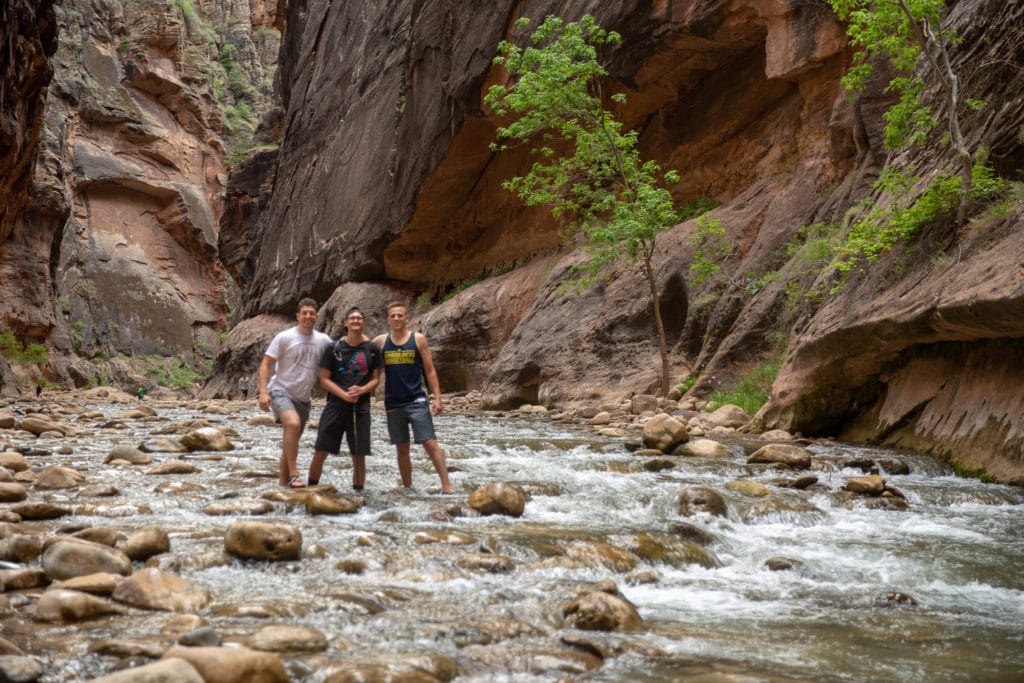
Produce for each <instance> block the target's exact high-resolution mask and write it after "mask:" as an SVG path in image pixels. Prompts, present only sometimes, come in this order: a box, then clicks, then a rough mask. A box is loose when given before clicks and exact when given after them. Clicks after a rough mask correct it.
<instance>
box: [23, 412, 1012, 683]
mask: <svg viewBox="0 0 1024 683" xmlns="http://www.w3.org/2000/svg"><path fill="white" fill-rule="evenodd" d="M231 405H234V407H235V408H236V409H237V412H236V413H234V414H232V415H223V416H222V415H207V414H202V413H200V412H199V411H198V409H197V408H183V407H172V406H170V405H167V406H157V412H158V416H157V417H156V418H149V419H147V420H142V421H139V420H133V421H124V423H123V428H121V427H118V426H117V425H115V426H114V427H113V428H110V427H108V428H107V429H101V424H102V423H103V422H104V421H105V418H104V419H96V420H93V421H91V422H84V423H83V422H74V420H73V416H65V417H64V418H63V419H65V420H66V421H69V422H71V423H72V424H77V425H79V426H83V427H85V428H87V429H90V430H91V436H85V437H73V438H65V439H47V438H40V439H32V438H31V437H30V438H29V439H27V440H26V439H25V438H23V437H24V435H22V438H13V439H11V438H9V439H8V440H10V441H11V442H12V443H11V448H12V449H15V450H22V451H23V452H24V451H25V450H26V449H27V448H35V449H39V451H38V452H39V453H42V452H49V453H50V454H49V455H29V456H28V457H29V461H30V463H31V464H32V465H33V466H34V467H35V466H38V467H39V468H41V467H42V466H45V465H51V464H60V465H63V466H66V467H72V468H75V469H77V470H79V471H81V472H82V473H84V474H85V475H86V477H87V478H88V483H110V484H113V485H115V486H116V487H117V488H118V489H119V490H120V491H121V495H120V496H117V497H115V498H109V499H88V500H85V499H82V498H78V497H76V493H75V492H74V491H57V492H47V493H44V492H33V493H32V494H31V495H30V499H31V500H50V501H52V502H56V503H61V504H65V505H70V506H71V507H73V508H76V509H77V511H78V513H77V514H75V515H73V516H70V517H64V518H62V519H60V520H55V521H53V522H31V523H28V522H26V523H25V524H26V525H28V526H29V527H30V528H33V529H36V530H38V531H56V530H57V529H60V528H68V527H72V528H73V527H81V526H107V527H111V528H113V529H115V530H117V531H120V532H123V533H125V534H128V533H131V532H132V531H133V530H135V529H138V528H139V527H142V526H145V525H150V524H155V525H158V526H160V527H162V528H163V529H165V530H166V531H167V532H168V533H169V534H170V536H171V552H172V554H173V555H174V558H173V559H172V560H166V561H165V562H164V564H163V565H162V566H165V567H166V568H167V569H168V571H173V572H174V573H177V574H179V575H181V576H183V577H184V578H186V579H188V580H189V581H191V582H193V583H195V584H198V585H200V586H202V587H205V588H207V589H208V590H209V591H210V592H211V593H212V595H213V598H214V601H213V603H212V605H211V606H210V607H208V608H207V609H206V610H204V611H203V613H202V616H203V617H204V618H205V619H206V620H207V621H208V622H209V623H210V624H211V625H212V626H214V627H215V628H216V629H217V630H218V631H219V632H220V633H221V634H222V636H224V637H225V639H226V640H232V639H238V640H240V639H243V638H244V637H245V636H246V635H247V634H249V633H251V632H253V631H254V630H255V629H257V628H259V627H260V626H262V625H265V624H269V623H295V624H304V625H308V626H312V627H315V628H317V629H319V630H320V631H322V632H323V633H324V634H325V635H326V636H327V639H328V642H329V643H330V647H329V648H328V650H327V651H326V652H324V653H322V654H317V655H304V656H302V657H285V661H286V664H287V667H288V670H289V673H290V675H291V677H292V680H296V681H310V682H313V683H319V682H320V681H322V680H324V678H325V677H326V676H327V675H328V673H329V672H330V671H331V670H332V668H331V667H332V666H333V664H332V663H344V662H346V661H361V660H366V661H376V662H381V661H385V662H391V663H393V664H394V665H395V666H396V667H397V668H398V669H402V667H408V666H409V665H410V664H409V663H410V662H413V663H415V661H417V660H416V658H423V657H428V656H429V657H436V656H440V657H442V658H444V661H446V662H449V663H451V662H454V668H453V669H449V675H450V674H451V673H455V674H457V677H456V680H457V681H459V682H460V683H466V682H469V681H556V680H559V679H562V678H565V677H570V678H572V679H573V680H579V681H630V682H635V681H651V682H663V681H665V682H667V681H679V680H704V681H711V680H714V681H1007V682H1009V681H1020V680H1024V570H1022V568H1024V490H1021V489H1018V488H1013V487H1008V486H1001V485H995V484H988V483H983V482H981V481H978V480H975V479H963V478H958V477H956V476H954V475H953V474H952V472H951V471H950V469H949V468H948V467H947V466H946V465H945V464H943V463H941V462H939V461H937V460H934V459H931V458H927V457H922V456H918V455H912V454H906V453H899V452H894V451H879V450H874V449H866V448H862V447H854V446H848V445H843V444H838V443H831V442H821V443H815V444H813V445H811V446H810V449H811V450H812V451H813V452H814V454H815V456H816V457H815V471H814V472H813V474H815V475H817V476H818V479H819V483H818V485H816V486H813V487H811V489H808V490H795V489H790V488H782V487H779V486H777V484H778V482H779V480H780V478H785V477H789V478H790V479H792V478H794V477H795V476H796V475H794V474H789V473H785V472H780V471H779V470H778V469H772V468H766V467H765V466H754V465H747V464H746V462H745V457H744V455H745V451H744V446H745V444H744V443H743V442H741V441H739V440H734V441H732V442H731V443H730V442H728V441H726V443H727V444H729V445H730V447H731V448H732V450H733V457H732V458H730V459H721V458H718V459H710V458H709V459H702V458H683V457H675V458H672V460H673V462H674V463H675V468H674V469H670V470H663V471H660V472H656V473H655V472H648V471H646V470H645V469H644V463H645V458H644V457H642V456H637V455H634V454H632V453H630V452H629V451H628V450H626V448H625V447H624V446H623V440H622V439H610V438H605V437H600V436H596V435H594V433H592V432H591V431H590V430H589V428H586V427H583V426H577V425H572V424H563V423H559V422H555V421H552V420H549V419H547V418H543V417H539V416H520V415H518V414H514V415H506V414H494V415H473V414H462V415H443V416H441V417H440V418H438V419H437V421H436V426H437V431H438V435H439V440H440V442H441V443H442V445H443V447H444V448H445V449H446V451H447V454H448V463H449V466H450V467H451V469H452V474H451V477H452V483H453V485H454V487H455V489H456V492H457V495H456V496H454V497H452V496H441V495H440V494H439V491H440V483H439V481H438V478H437V476H436V475H435V474H434V472H433V469H432V467H431V466H430V463H429V461H428V459H427V458H426V457H425V455H424V454H423V452H422V450H421V449H419V448H418V447H416V448H414V451H413V460H414V477H415V488H414V489H413V490H412V491H405V490H402V489H401V488H399V487H398V486H397V484H398V474H397V467H396V465H395V461H394V457H393V454H392V451H391V448H390V446H388V444H387V440H386V435H385V433H384V419H383V415H382V414H379V413H377V412H375V413H374V423H373V424H374V427H373V429H374V432H373V440H374V448H373V451H374V455H373V457H371V458H370V460H369V464H368V476H367V490H366V491H365V492H364V493H363V494H362V495H363V497H364V498H365V505H364V506H363V507H361V508H360V510H359V511H358V512H357V513H355V514H352V515H342V516H330V517H328V516H318V517H312V516H309V515H307V514H306V512H305V510H304V508H302V507H301V506H294V507H292V506H286V505H284V504H281V503H275V509H274V511H273V512H272V513H270V514H269V515H265V516H263V517H262V519H264V520H266V521H269V520H271V519H276V520H281V521H287V522H289V523H291V524H294V525H296V526H297V527H299V528H300V529H301V531H302V534H303V550H304V558H303V559H302V560H301V561H296V562H282V563H257V562H241V561H238V560H232V559H228V558H226V557H225V555H224V553H223V540H222V539H223V533H224V530H225V529H226V528H227V526H228V525H230V523H231V522H232V521H235V520H236V519H238V517H231V516H228V517H213V516H208V515H206V514H204V513H203V511H202V510H203V508H204V507H205V506H206V505H208V504H209V503H210V502H214V501H217V500H220V499H230V498H232V497H237V496H245V497H260V496H261V495H263V494H267V493H272V492H275V491H278V490H279V487H278V486H277V479H276V464H277V454H278V446H279V438H280V432H279V431H278V430H277V429H276V428H273V427H251V426H247V425H246V422H245V420H246V418H248V417H251V416H252V415H254V414H257V413H258V409H256V407H255V406H253V405H242V404H231ZM88 408H89V409H95V410H99V411H100V412H102V413H104V415H105V416H110V415H114V414H116V413H119V412H122V411H124V410H125V408H126V407H125V406H121V405H99V406H88ZM318 414H319V410H318V408H316V407H315V408H314V418H315V417H316V415H318ZM193 417H202V418H206V419H208V420H210V421H211V422H213V423H215V424H224V425H227V426H230V427H231V428H233V429H234V430H236V431H237V432H238V436H237V437H234V438H233V439H232V441H233V442H234V443H235V446H236V447H235V449H234V450H233V451H230V452H228V453H224V454H223V455H221V454H216V455H211V454H190V455H188V456H185V459H187V460H189V461H190V462H192V463H193V464H195V465H197V466H198V467H199V468H200V469H201V472H199V473H195V474H188V475H174V476H173V477H159V476H152V475H146V474H145V471H146V470H148V469H149V467H145V466H143V467H124V466H123V467H113V466H110V465H104V464H103V460H104V458H105V457H106V455H107V453H109V451H110V449H111V448H112V447H113V446H114V445H116V444H130V445H136V446H137V445H139V444H140V443H142V442H143V441H146V440H151V439H152V438H154V437H152V436H150V434H149V432H150V430H153V429H155V428H158V427H160V426H163V425H165V424H167V423H169V422H178V421H181V420H186V419H190V418H193ZM314 433H315V430H307V433H306V435H304V437H303V443H302V446H301V449H300V468H301V470H302V471H303V472H305V468H306V467H307V465H308V462H309V458H310V455H311V451H312V440H313V436H314ZM62 445H71V446H72V449H71V450H72V451H73V452H72V453H71V454H69V455H58V454H56V450H57V449H58V448H59V447H60V446H62ZM747 445H748V446H749V444H747ZM30 452H31V451H30ZM178 457H179V456H175V455H170V454H154V463H157V462H161V461H164V460H173V459H178ZM877 458H888V459H890V460H891V461H897V462H899V463H904V464H906V465H908V466H909V471H910V473H909V474H901V475H892V474H886V478H887V481H888V482H889V483H890V484H891V485H895V486H896V487H898V488H899V490H901V491H902V492H903V493H904V494H905V495H906V497H907V500H908V502H909V508H908V509H907V510H905V511H900V510H895V509H887V508H879V509H875V508H873V507H871V506H870V505H869V501H867V500H866V499H859V498H856V499H854V498H850V497H848V496H845V495H842V493H841V491H840V489H841V487H842V486H843V484H844V483H845V481H846V479H847V478H848V477H850V476H854V475H860V474H862V472H861V470H860V469H856V468H852V467H848V466H846V465H845V464H844V463H847V462H850V461H853V460H857V459H859V460H863V459H877ZM883 473H884V472H883ZM325 479H326V480H327V481H329V483H330V484H333V485H334V486H336V487H337V488H338V490H339V491H341V492H343V493H351V490H350V488H349V486H348V483H349V479H350V471H349V465H348V458H347V457H344V456H343V457H341V458H337V459H329V460H328V463H327V466H326V477H325ZM168 480H177V481H181V482H188V483H194V484H198V485H200V486H201V487H202V489H201V490H196V491H192V492H181V493H177V494H173V493H155V492H154V489H155V487H156V486H157V484H159V483H161V482H164V481H168ZM734 480H752V481H756V482H760V483H762V484H765V485H767V486H768V489H769V491H770V495H769V496H768V497H767V498H764V497H759V496H752V495H748V494H744V493H739V492H736V491H734V490H732V489H730V488H728V487H727V486H726V484H727V483H729V482H731V481H734ZM497 481H503V482H513V483H516V484H518V485H521V486H522V487H523V488H524V490H526V491H527V492H528V493H529V494H530V499H529V501H528V502H527V504H526V510H525V513H524V515H523V516H522V517H521V518H518V519H512V518H508V517H502V516H490V517H480V516H477V515H476V514H475V513H474V512H473V511H472V510H471V509H470V508H469V507H468V505H466V504H465V500H466V497H467V496H468V494H469V493H470V492H472V491H473V490H474V489H476V488H477V487H478V486H481V485H483V484H486V483H490V482H497ZM693 485H701V486H708V487H711V488H713V489H715V490H716V491H718V492H719V493H721V494H722V495H723V496H724V497H725V499H726V502H727V503H728V507H729V513H728V516H727V517H726V518H721V517H715V518H702V517H689V518H684V517H682V516H680V515H679V513H678V511H677V497H678V494H679V491H680V489H682V488H683V487H686V486H693ZM460 504H461V505H460ZM85 505H89V506H92V507H90V508H86V507H84V506H85ZM86 513H88V514H86ZM687 525H692V526H687ZM693 527H696V528H697V529H696V531H694V529H693ZM425 531H427V532H430V531H450V532H457V533H458V534H462V535H465V536H468V537H469V539H465V538H461V537H456V538H460V539H461V540H460V541H455V542H435V543H425V542H422V541H423V540H424V537H423V535H422V534H421V532H425ZM697 532H706V535H707V536H708V541H709V542H708V544H707V545H706V550H707V551H708V552H709V554H710V560H709V559H708V556H703V558H701V557H696V558H693V557H691V560H692V559H696V561H695V562H694V563H692V564H690V563H689V561H690V560H686V559H681V557H682V556H683V555H685V553H680V552H671V550H672V549H673V548H674V546H673V545H672V544H673V540H674V539H676V540H682V536H690V540H692V538H693V534H695V533H697ZM418 534H419V536H418ZM645 539H646V540H650V539H653V540H654V542H655V544H656V545H657V546H658V547H660V548H665V547H668V548H669V552H667V553H662V554H658V553H644V552H640V551H639V550H637V549H638V548H639V547H640V546H642V545H643V543H644V542H645ZM602 544H610V545H611V546H614V547H615V548H618V549H626V550H634V551H636V552H635V553H633V554H631V555H629V554H626V555H627V560H626V561H622V556H621V555H622V554H613V555H609V554H606V553H603V552H602V550H601V549H602V548H604V547H605V546H603V545H602ZM687 547H691V546H690V545H689V544H687ZM479 552H490V553H498V554H501V555H504V556H507V557H509V558H511V560H512V561H513V563H514V569H512V571H509V572H505V573H487V572H484V571H480V570H477V569H465V568H462V567H460V566H459V565H458V564H457V562H458V560H459V558H460V557H461V556H463V555H465V554H467V553H479ZM629 557H632V559H629ZM643 557H647V559H643ZM772 558H786V560H788V561H790V563H791V564H793V568H791V569H788V570H784V571H772V570H770V569H769V568H768V567H767V566H766V564H765V563H766V561H767V560H769V559H772ZM344 560H349V561H353V560H354V561H356V564H359V565H361V566H363V567H365V569H364V571H363V572H362V573H361V574H349V573H346V572H344V571H342V570H340V569H338V568H337V565H338V563H339V562H340V561H344ZM604 578H611V579H612V580H614V581H615V583H616V584H617V585H618V587H619V590H620V592H621V594H622V595H624V596H625V597H626V598H628V599H629V600H630V601H631V602H632V603H633V604H635V605H636V607H637V608H638V610H639V613H640V615H641V617H642V618H643V621H644V628H643V630H641V631H640V632H636V633H622V634H607V633H594V632H582V631H576V630H573V629H567V628H565V627H564V625H563V623H562V619H561V606H562V605H563V604H564V603H565V602H567V601H568V600H571V599H572V598H574V597H576V596H578V595H579V594H580V593H581V592H583V591H585V590H586V588H587V587H588V586H590V585H591V584H593V583H594V582H596V581H598V580H600V579H604ZM889 593H901V594H905V596H909V598H912V599H913V600H914V601H916V605H906V604H904V605H896V606H893V605H892V601H891V600H888V601H887V600H886V597H885V596H886V595H887V594H889ZM169 616H170V615H169V614H167V613H157V612H141V611H138V610H133V611H132V613H131V615H130V616H127V617H105V618H102V619H98V620H94V621H89V622H84V623H80V624H69V625H59V626H53V625H48V624H38V623H31V622H29V621H28V620H24V619H17V618H11V617H8V618H7V619H5V620H4V622H3V626H4V636H5V637H7V638H8V639H10V640H12V641H14V642H16V643H18V644H19V645H20V646H21V647H22V648H23V649H26V650H27V651H28V652H29V653H30V654H32V655H35V656H38V657H40V658H42V659H43V660H45V661H46V662H47V664H46V671H47V673H46V676H45V678H44V679H43V680H45V681H69V680H83V679H88V678H91V677H93V676H97V675H101V674H103V673H108V672H110V671H111V670H112V669H113V668H114V667H115V666H120V665H122V664H124V663H123V662H122V663H118V662H117V661H116V660H114V659H112V658H111V657H109V656H105V655H99V654H89V652H88V646H89V643H90V642H91V641H95V640H98V639H104V638H121V639H137V640H152V641H157V642H159V641H160V635H159V632H160V629H161V627H162V625H163V624H164V623H165V622H166V621H167V619H168V618H169ZM580 652H586V653H591V654H589V655H588V657H589V659H585V658H579V657H575V656H573V653H580ZM593 653H597V654H598V657H594V656H593ZM602 660H603V661H602ZM587 662H590V664H587ZM595 663H596V665H595ZM595 666H596V668H595ZM588 667H590V668H588ZM426 668H427V670H431V671H434V672H435V673H437V671H438V670H439V669H443V668H444V667H442V666H439V665H437V664H436V661H435V663H434V665H433V668H431V667H429V666H428V667H426Z"/></svg>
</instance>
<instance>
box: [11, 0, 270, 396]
mask: <svg viewBox="0 0 1024 683" xmlns="http://www.w3.org/2000/svg"><path fill="white" fill-rule="evenodd" d="M197 8H198V9H197ZM256 9H257V10H258V11H257V14H258V15H259V16H256V17H253V15H252V8H250V3H249V2H248V0H237V1H231V2H217V3H213V2H208V3H204V2H198V3H195V4H187V5H182V6H181V7H179V6H177V5H175V4H173V3H149V2H143V1H141V0H96V1H90V2H84V1H78V0H69V1H68V2H65V3H63V4H61V5H60V6H58V8H57V12H56V23H55V24H54V26H52V27H50V29H49V30H50V32H51V33H52V32H53V31H54V30H55V29H58V28H59V33H60V41H59V43H60V48H59V50H58V51H57V52H56V54H55V55H54V57H53V60H52V71H53V81H52V83H51V85H50V88H49V95H48V97H47V99H46V110H45V123H44V124H43V126H42V127H36V128H35V129H31V128H29V129H27V130H29V131H33V130H34V131H36V132H38V131H39V130H42V135H41V137H40V145H39V150H38V152H37V153H36V154H35V168H34V173H32V174H31V175H30V174H25V179H24V183H23V185H24V186H23V187H21V188H20V189H19V188H17V187H15V188H11V189H8V188H6V187H5V188H0V191H3V193H4V194H3V196H4V197H5V201H7V200H6V197H8V196H10V197H11V201H10V202H8V203H7V211H6V212H5V215H4V231H3V232H2V233H0V274H2V285H0V288H2V290H0V291H2V294H3V296H2V297H0V320H2V325H3V328H4V329H9V330H11V331H13V332H14V334H15V336H16V337H17V338H18V339H19V340H20V341H22V342H23V343H30V342H38V343H42V344H45V345H46V346H47V347H48V348H49V349H50V352H51V353H50V362H49V364H48V366H47V369H46V372H47V374H49V376H50V379H51V380H53V381H56V382H58V383H60V384H66V383H74V384H77V385H81V384H83V383H86V382H95V381H98V379H100V378H101V377H102V376H103V375H104V374H105V373H106V368H105V367H104V363H103V362H102V359H106V358H108V357H114V356H118V355H126V356H132V357H139V356H174V357H177V358H180V359H182V360H184V361H186V362H188V363H189V364H198V365H201V359H202V358H203V357H204V356H209V357H212V355H213V354H215V353H216V352H217V350H218V349H219V345H220V337H219V335H220V332H222V331H223V330H224V329H226V327H227V314H228V310H229V308H231V307H232V306H233V302H232V298H233V296H234V294H233V291H235V292H236V291H237V288H236V287H235V286H234V284H233V283H231V282H230V281H229V278H228V276H227V272H226V270H225V268H224V266H223V265H222V263H221V259H220V256H219V249H218V247H219V223H220V219H221V215H222V213H223V202H224V188H225V185H226V181H227V170H226V163H225V156H226V154H227V155H228V156H230V155H232V154H242V153H244V148H242V147H240V146H241V145H248V144H250V143H249V142H248V141H247V140H248V139H250V138H251V137H252V130H253V129H254V128H255V125H256V121H255V120H254V119H255V118H256V117H257V115H258V110H260V109H265V108H266V105H265V104H263V102H264V101H265V100H267V98H268V96H269V95H270V94H271V93H272V88H273V84H272V66H273V62H272V61H270V62H268V60H269V59H270V58H271V56H272V58H273V59H276V52H277V48H278V45H279V40H278V33H277V30H276V29H275V28H273V27H272V25H273V23H274V20H275V17H276V11H277V10H276V5H275V4H274V3H262V4H260V5H259V6H258V7H257V8H256ZM25 16H26V17H28V16H30V15H29V14H28V13H26V15H25ZM26 21H27V19H26ZM213 26H217V27H218V30H219V33H218V32H217V31H214V30H213V28H212V27H213ZM5 27H6V23H5ZM28 56H31V55H29V54H28V53H26V58H27V57H28ZM268 63H269V64H270V67H267V66H265V65H266V64H268ZM42 64H43V66H46V67H47V68H50V65H47V64H46V63H45V62H43V63H42ZM22 66H23V67H24V68H25V71H24V73H25V74H26V76H25V78H24V79H23V80H24V82H26V83H29V82H31V80H30V78H29V74H31V73H32V72H31V71H30V70H29V69H28V67H29V66H30V64H24V65H22ZM268 69H269V70H268ZM37 71H38V70H37ZM32 101H33V100H32V99H31V98H29V97H27V94H26V97H25V99H24V102H25V103H29V104H30V103H31V102H32ZM26 106H27V104H26ZM4 111H5V112H6V111H7V108H6V107H5V109H4ZM222 122H223V124H222ZM16 123H17V122H16ZM239 150H242V151H239ZM5 156H6V155H5ZM29 182H30V183H31V191H30V192H27V193H26V191H25V187H27V186H28V184H29ZM19 192H20V196H21V200H22V201H20V203H19V202H18V201H17V200H18V197H19ZM26 194H27V195H28V199H27V200H25V196H24V195H26ZM84 358H90V359H100V362H99V363H98V365H94V364H93V363H89V362H85V361H84V360H83V359H84ZM136 371H138V368H136ZM118 372H120V371H118ZM121 374H123V373H121ZM135 378H136V379H128V378H123V379H125V381H129V382H131V381H138V380H139V379H140V376H139V375H135ZM107 381H110V380H109V379H108V380H107ZM9 386H10V385H9Z"/></svg>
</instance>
